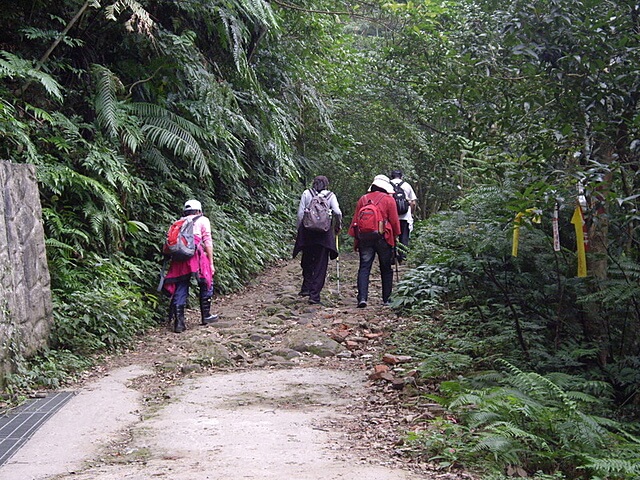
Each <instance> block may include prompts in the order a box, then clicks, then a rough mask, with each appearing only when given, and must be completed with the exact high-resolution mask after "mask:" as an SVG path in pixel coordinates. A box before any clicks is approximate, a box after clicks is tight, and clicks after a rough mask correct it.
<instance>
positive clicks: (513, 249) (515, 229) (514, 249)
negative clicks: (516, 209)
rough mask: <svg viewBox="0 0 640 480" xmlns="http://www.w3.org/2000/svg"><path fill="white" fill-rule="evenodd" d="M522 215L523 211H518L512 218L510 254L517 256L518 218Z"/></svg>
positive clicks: (518, 238)
mask: <svg viewBox="0 0 640 480" xmlns="http://www.w3.org/2000/svg"><path fill="white" fill-rule="evenodd" d="M523 216H524V212H520V213H518V214H517V215H516V218H515V219H514V220H513V245H512V246H511V256H512V257H517V256H518V242H519V241H520V220H522V217H523Z"/></svg>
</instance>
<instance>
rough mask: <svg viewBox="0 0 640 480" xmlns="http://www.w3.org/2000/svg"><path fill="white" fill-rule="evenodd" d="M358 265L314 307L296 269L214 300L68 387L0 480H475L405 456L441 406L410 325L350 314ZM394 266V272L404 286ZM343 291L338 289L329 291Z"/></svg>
mask: <svg viewBox="0 0 640 480" xmlns="http://www.w3.org/2000/svg"><path fill="white" fill-rule="evenodd" d="M357 263H358V261H357V256H356V255H354V254H353V253H343V254H342V255H341V256H340V265H339V268H340V278H339V281H338V278H337V275H336V273H337V268H336V267H337V266H336V263H335V262H331V264H330V271H331V273H330V275H329V278H328V281H327V284H326V286H325V290H324V291H323V305H309V304H308V302H307V299H306V298H304V297H299V296H298V294H297V293H298V289H299V281H300V280H299V278H300V266H299V264H298V261H283V262H280V263H279V264H277V265H275V266H273V267H271V268H269V269H268V270H267V271H265V272H264V273H263V274H261V275H260V276H259V277H257V278H256V279H255V280H254V281H253V282H252V283H251V284H250V285H249V286H248V287H247V288H246V289H245V290H243V291H242V292H238V293H235V294H232V295H227V296H219V297H217V298H216V299H215V302H214V308H213V310H214V311H215V312H216V313H219V314H220V320H219V322H217V323H215V324H213V325H209V326H200V325H199V317H198V311H197V310H188V316H187V327H188V329H187V331H186V332H184V333H182V334H174V333H173V332H171V331H170V329H169V328H168V326H166V325H162V326H159V327H158V328H157V329H155V330H154V331H152V332H150V333H148V334H147V335H145V336H144V337H141V338H139V339H138V341H137V343H136V345H135V346H134V347H133V348H132V349H131V350H130V351H128V352H125V353H122V354H118V355H114V356H112V357H110V358H107V359H105V361H104V362H102V363H101V364H100V366H98V367H96V368H95V369H93V370H92V371H91V372H88V373H87V374H86V375H85V377H84V378H83V379H82V381H80V382H79V383H78V384H77V385H74V386H72V387H71V389H73V390H74V391H76V392H77V394H76V395H74V396H73V398H72V399H71V400H70V401H69V402H68V403H67V404H66V405H65V406H64V407H63V408H62V409H61V410H60V411H59V412H57V413H56V414H55V415H54V416H53V417H52V418H51V419H50V420H48V421H47V422H46V423H45V424H44V425H43V426H42V427H41V428H40V429H39V430H38V431H37V432H36V434H35V435H34V436H33V437H32V438H31V439H30V440H29V441H28V442H27V443H26V444H25V445H24V446H23V447H22V448H21V449H20V450H19V451H18V452H17V453H16V454H15V455H14V456H13V457H11V458H10V459H9V461H8V462H7V463H6V464H5V465H3V466H2V467H0V478H1V479H3V480H45V479H48V480H52V479H55V480H62V479H78V480H90V479H91V480H116V479H139V480H142V479H151V478H160V479H162V478H167V479H179V480H182V479H184V480H187V479H188V480H201V479H202V480H204V479H220V480H221V479H234V480H235V479H263V480H266V479H272V478H273V479H275V478H278V479H293V478H296V479H300V480H312V479H331V480H333V479H336V480H337V479H343V478H344V479H347V478H348V479H356V480H357V479H363V480H364V479H367V480H371V479H373V480H416V479H462V478H465V479H470V478H472V477H471V476H470V475H467V474H465V473H462V472H448V471H442V470H438V469H436V467H435V465H432V464H429V463H428V462H421V461H419V460H417V459H411V458H410V457H408V456H406V455H401V452H402V451H403V449H404V448H406V446H405V445H403V441H402V439H403V433H404V432H405V431H407V430H409V429H413V430H417V429H424V428H428V424H429V420H430V419H431V418H433V414H434V413H437V412H438V410H437V408H438V407H437V406H436V405H433V404H429V403H428V401H427V400H425V399H424V397H421V396H419V395H418V394H417V393H418V392H419V390H420V389H421V388H423V387H422V386H420V385H417V384H416V380H415V378H416V377H415V376H414V373H413V370H412V369H413V368H415V362H412V359H411V358H409V357H405V356H402V355H398V354H397V353H396V352H395V351H394V347H393V345H392V343H391V342H392V337H391V334H392V332H394V331H395V330H398V329H402V328H406V327H407V325H408V324H409V322H410V320H409V319H403V318H400V317H398V316H397V315H396V314H395V313H394V312H393V310H391V309H389V308H388V307H383V306H382V305H381V301H380V283H379V275H377V272H376V269H377V267H375V266H374V273H373V274H372V283H371V288H370V292H371V293H370V299H369V300H370V301H369V307H367V308H365V309H358V308H356V302H355V278H356V270H357ZM403 268H404V267H401V271H400V275H402V269H403ZM338 288H339V291H338Z"/></svg>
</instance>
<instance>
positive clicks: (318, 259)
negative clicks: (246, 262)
mask: <svg viewBox="0 0 640 480" xmlns="http://www.w3.org/2000/svg"><path fill="white" fill-rule="evenodd" d="M297 224H298V234H297V236H296V243H295V246H294V247H293V257H294V258H295V256H296V255H297V254H298V253H299V252H300V251H302V259H301V261H300V266H301V267H302V287H301V288H300V293H299V295H301V296H308V297H309V303H311V304H320V292H321V291H322V288H323V287H324V282H325V279H326V277H327V266H328V265H329V258H331V259H332V260H333V259H335V258H337V256H338V249H337V247H336V235H337V234H338V232H340V229H341V228H342V211H341V210H340V205H339V204H338V199H337V198H336V195H335V194H334V193H333V192H331V191H329V180H328V179H327V177H325V176H324V175H319V176H317V177H315V178H314V179H313V184H312V186H311V188H310V189H307V190H305V191H304V192H302V196H301V198H300V204H299V206H298V216H297Z"/></svg>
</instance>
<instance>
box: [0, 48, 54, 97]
mask: <svg viewBox="0 0 640 480" xmlns="http://www.w3.org/2000/svg"><path fill="white" fill-rule="evenodd" d="M2 57H4V58H2ZM3 77H9V78H16V77H18V78H24V79H30V80H35V81H37V82H38V83H40V85H42V86H43V87H44V89H45V90H46V91H47V93H48V94H49V95H51V96H53V97H55V98H56V99H58V100H60V101H62V98H63V97H62V87H61V86H60V84H59V83H58V82H56V81H55V80H54V79H53V77H51V76H50V75H48V74H46V73H43V72H41V71H39V70H37V69H36V68H35V66H34V64H33V62H31V61H29V60H25V59H23V58H20V57H18V56H17V55H14V54H12V53H9V52H5V51H4V50H0V78H3Z"/></svg>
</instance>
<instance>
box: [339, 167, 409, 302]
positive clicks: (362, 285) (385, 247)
mask: <svg viewBox="0 0 640 480" xmlns="http://www.w3.org/2000/svg"><path fill="white" fill-rule="evenodd" d="M393 192H394V190H393V186H392V185H391V182H390V181H389V177H387V176H386V175H377V176H376V177H375V178H374V179H373V182H372V183H371V186H370V187H369V191H368V193H366V194H365V195H363V196H362V197H360V199H359V200H358V203H357V204H356V209H355V213H354V215H353V220H352V221H351V226H350V227H349V235H351V236H352V237H354V239H355V241H354V248H355V250H357V251H358V252H359V255H360V265H359V268H358V299H357V300H358V308H364V307H366V306H367V302H368V297H369V276H370V275H371V267H372V266H373V260H374V259H375V257H376V254H377V255H378V261H379V262H380V276H381V279H382V303H383V305H389V300H390V296H391V290H392V288H393V267H392V266H391V265H392V263H391V261H392V258H393V249H394V247H395V245H396V237H397V236H398V235H400V220H399V219H398V210H397V208H396V202H395V200H394V199H393V196H392V194H393ZM372 211H375V215H376V216H377V217H379V220H378V219H377V220H376V223H378V224H379V227H378V229H377V230H378V231H377V232H376V233H377V234H376V233H374V234H373V235H371V234H369V233H366V232H364V231H363V230H364V228H363V225H364V222H365V220H364V214H365V213H368V212H372Z"/></svg>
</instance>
